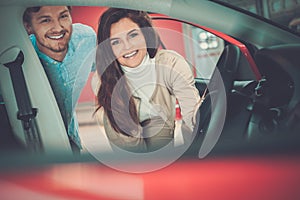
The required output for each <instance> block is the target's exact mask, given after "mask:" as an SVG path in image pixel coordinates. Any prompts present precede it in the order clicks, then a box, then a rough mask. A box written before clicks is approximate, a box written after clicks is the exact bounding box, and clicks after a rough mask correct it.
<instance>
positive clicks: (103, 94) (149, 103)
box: [96, 8, 200, 152]
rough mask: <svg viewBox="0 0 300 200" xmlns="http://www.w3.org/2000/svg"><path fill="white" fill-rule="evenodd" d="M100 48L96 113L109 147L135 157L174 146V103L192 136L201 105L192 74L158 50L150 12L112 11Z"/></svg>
mask: <svg viewBox="0 0 300 200" xmlns="http://www.w3.org/2000/svg"><path fill="white" fill-rule="evenodd" d="M98 45H99V46H98V49H97V56H96V64H97V72H98V77H99V81H98V82H99V84H98V86H97V88H96V92H97V102H98V107H97V111H96V112H99V113H101V114H100V117H101V121H102V122H103V125H104V128H105V132H106V134H107V137H108V139H109V140H110V142H112V143H113V144H115V145H117V146H119V147H121V148H123V149H126V150H129V151H134V152H149V151H155V150H158V149H160V148H162V147H164V146H165V145H168V144H172V141H173V138H174V128H175V102H176V99H177V100H178V102H179V105H180V108H181V112H182V117H183V126H186V127H188V130H190V133H188V134H191V132H192V131H193V128H194V124H193V120H194V119H193V115H194V113H195V109H196V107H197V104H198V102H199V99H200V97H199V93H198V90H197V89H196V88H195V85H194V77H193V74H192V71H191V69H190V66H189V64H188V63H187V62H186V61H185V59H184V58H183V57H182V56H180V55H179V54H178V53H176V52H174V51H170V50H162V49H161V50H159V37H158V34H157V32H156V31H155V29H154V28H153V27H152V22H151V19H150V17H149V16H148V14H147V13H146V12H143V11H136V10H129V9H118V8H109V9H108V10H107V11H105V12H104V14H103V15H102V16H101V17H100V23H99V27H98Z"/></svg>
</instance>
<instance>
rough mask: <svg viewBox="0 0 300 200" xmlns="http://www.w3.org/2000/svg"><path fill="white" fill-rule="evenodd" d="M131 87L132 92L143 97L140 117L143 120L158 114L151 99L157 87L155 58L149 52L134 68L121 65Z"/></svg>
mask: <svg viewBox="0 0 300 200" xmlns="http://www.w3.org/2000/svg"><path fill="white" fill-rule="evenodd" d="M121 68H122V70H123V71H124V74H125V76H126V78H127V80H128V82H129V86H130V87H131V90H132V94H133V95H134V96H135V97H138V98H140V99H141V104H140V108H139V111H140V112H139V119H140V121H143V120H145V119H149V118H151V117H152V116H157V113H156V111H155V110H154V108H153V106H152V105H151V104H150V103H149V100H150V98H151V96H152V94H153V92H154V89H155V87H156V71H155V58H152V59H151V58H150V57H149V55H148V54H147V55H146V56H145V58H144V59H143V61H142V63H141V64H140V65H139V66H137V67H134V68H131V67H126V66H121Z"/></svg>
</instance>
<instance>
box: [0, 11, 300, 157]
mask: <svg viewBox="0 0 300 200" xmlns="http://www.w3.org/2000/svg"><path fill="white" fill-rule="evenodd" d="M23 10H24V8H23V7H21V8H20V9H19V10H16V9H12V10H10V9H7V10H5V12H6V14H7V12H12V13H14V12H19V13H22V11H23ZM223 12H224V11H223ZM225 13H227V12H225ZM170 14H171V15H172V14H173V15H174V16H175V17H176V16H178V15H176V14H174V13H172V12H170ZM219 14H220V15H221V14H222V12H221V11H220V13H219ZM7 15H8V16H9V14H7ZM11 16H12V17H14V18H16V19H15V20H14V21H15V23H14V24H11V25H10V26H9V27H8V28H7V31H6V32H5V34H11V32H15V33H16V34H17V35H18V36H14V35H12V36H11V37H14V38H15V41H14V43H13V44H12V43H10V42H9V41H7V42H4V43H3V44H2V46H1V49H0V50H1V52H0V63H1V67H0V72H1V73H0V77H1V79H0V80H1V81H0V92H1V96H0V97H1V99H0V100H1V104H0V111H1V113H0V116H1V121H0V123H1V126H0V130H1V131H0V132H1V135H0V137H1V139H0V141H1V145H0V148H1V149H3V150H21V151H23V150H24V149H28V147H29V149H30V151H36V152H40V151H42V152H43V151H44V152H47V153H57V152H69V153H70V145H69V142H68V138H67V137H66V133H65V129H64V126H63V123H62V119H61V116H60V113H59V110H58V107H57V105H56V102H55V98H54V96H53V93H52V90H51V88H50V86H49V83H48V80H47V78H46V75H45V73H44V71H43V68H42V66H41V63H40V61H39V59H38V57H37V55H36V54H35V52H34V49H33V48H32V46H31V44H30V41H29V40H28V38H27V33H26V32H25V30H24V28H23V26H22V22H21V20H20V19H17V17H16V16H18V15H13V14H12V15H11ZM241 17H242V18H245V20H246V21H251V20H253V21H252V22H255V21H256V19H252V18H246V17H245V16H244V15H241ZM170 18H172V17H170ZM186 18H187V19H188V15H187V17H186ZM172 20H174V19H172ZM175 21H176V20H175ZM180 22H181V23H183V22H184V21H180ZM200 22H201V20H200ZM206 23H208V22H204V23H203V25H207V24H206ZM238 24H240V23H238ZM1 25H2V24H1ZM213 26H214V25H212V27H213ZM249 28H250V27H249ZM10 29H12V30H14V31H10ZM246 29H247V28H246ZM266 29H267V30H268V29H271V27H268V26H267V28H266ZM252 31H253V30H252ZM17 32H18V33H17ZM226 32H229V30H227V28H224V33H226ZM283 32H284V31H279V32H278V33H279V34H278V35H274V36H272V37H273V39H274V44H271V45H268V44H269V43H270V40H266V41H265V42H262V43H261V45H263V44H264V45H265V46H266V47H261V46H258V45H256V44H255V43H251V41H253V40H255V39H256V38H255V37H257V36H253V38H249V37H251V34H249V35H250V36H247V37H245V38H244V40H239V39H236V36H238V35H239V34H238V33H237V30H235V28H233V29H232V30H230V34H229V35H232V36H229V35H227V36H226V37H225V38H222V39H223V40H224V48H223V50H222V52H221V54H220V56H219V58H218V60H217V62H216V66H215V68H214V70H213V73H212V76H211V77H210V78H209V80H207V79H205V78H204V79H203V78H199V77H195V82H196V87H197V88H198V90H199V93H200V94H204V93H205V91H206V90H207V91H208V93H207V95H206V98H205V99H204V102H203V104H202V106H201V107H200V109H199V111H198V112H199V115H198V124H197V126H198V128H197V130H196V133H195V134H196V139H195V140H194V142H193V144H192V145H191V148H190V151H189V152H188V153H191V152H192V151H193V152H195V149H199V147H201V146H202V147H203V148H206V147H205V144H206V140H208V139H209V137H210V136H212V135H214V133H215V132H220V133H218V134H217V135H215V137H216V138H217V140H216V141H215V143H217V142H218V143H221V144H223V145H224V144H225V146H226V148H227V147H228V145H227V144H230V145H231V144H232V142H234V143H238V142H240V141H246V142H249V141H250V142H251V141H255V142H257V141H260V140H261V138H264V141H265V139H266V138H268V139H270V143H271V142H272V141H273V139H274V138H275V139H276V138H277V139H278V140H280V141H282V139H283V140H285V139H286V140H288V141H295V140H294V137H299V136H298V135H297V131H298V130H299V128H300V127H299V120H300V114H299V109H300V90H299V87H300V79H299V77H300V66H299V63H300V58H299V55H298V53H299V52H300V45H298V44H294V41H296V40H298V41H299V38H298V36H292V37H290V39H287V40H288V41H289V43H290V44H284V45H281V44H277V43H281V39H280V37H281V36H282V35H281V34H283ZM20 33H21V34H20ZM213 33H215V32H213ZM3 34H4V33H3ZM241 34H242V33H241ZM264 34H265V33H263V34H262V35H261V36H262V38H264V37H266V35H264ZM289 34H291V33H289ZM257 35H259V34H257ZM6 36H7V35H6ZM20 36H21V37H20ZM228 37H229V38H231V39H228ZM246 40H247V41H246ZM232 41H238V43H236V42H232ZM162 43H164V41H163V39H162ZM240 43H241V44H243V48H244V49H246V50H247V51H242V50H243V48H241V46H239V44H240ZM16 44H18V45H16ZM163 46H165V48H167V49H168V45H167V44H165V43H164V45H163ZM20 55H22V56H23V58H21V60H22V59H23V60H22V61H20V58H19V56H20ZM249 57H250V58H251V59H253V61H254V62H255V67H257V68H256V69H255V70H257V71H253V65H252V63H249ZM15 61H16V62H19V63H18V67H14V66H11V64H13V65H14V64H15V63H16V62H15ZM13 68H18V70H12V69H13ZM22 69H23V70H22ZM257 72H259V76H260V77H259V78H258V76H257ZM220 78H221V80H222V82H220ZM18 85H21V86H23V87H22V88H19V89H18ZM37 86H38V89H37ZM43 109H47V112H42V111H41V110H43ZM40 111H41V112H40ZM224 113H226V114H225V115H224ZM28 123H29V124H30V125H29V126H28ZM219 129H220V130H219ZM41 133H42V134H41ZM219 137H220V138H219ZM290 137H292V139H291V138H290ZM57 138H60V139H59V140H57ZM28 141H29V143H28ZM291 144H292V143H290V142H288V143H285V145H291ZM53 147H55V148H53ZM202 147H201V148H202ZM239 147H240V146H239ZM207 148H209V147H207ZM207 151H208V150H207ZM196 152H197V151H196Z"/></svg>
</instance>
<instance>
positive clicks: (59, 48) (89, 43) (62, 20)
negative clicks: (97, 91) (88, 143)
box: [23, 6, 96, 152]
mask: <svg viewBox="0 0 300 200" xmlns="http://www.w3.org/2000/svg"><path fill="white" fill-rule="evenodd" d="M23 22H24V26H25V28H26V31H27V33H28V34H29V38H30V40H31V42H32V44H33V47H34V48H35V50H36V52H37V55H38V56H39V58H40V60H41V62H42V64H43V67H44V69H45V72H46V74H47V77H48V79H49V82H50V84H51V87H52V89H53V92H54V95H55V98H56V101H57V103H58V106H59V109H60V112H61V115H62V118H63V121H64V124H65V127H66V130H67V133H68V136H69V139H70V143H71V147H72V149H73V151H75V152H78V151H79V150H80V149H81V148H82V145H81V142H80V138H79V133H78V122H77V120H76V113H75V106H76V103H77V101H78V98H79V95H80V93H81V90H82V89H83V87H84V85H85V83H86V81H87V78H88V73H89V72H90V71H91V70H92V65H93V61H92V60H91V61H87V57H88V56H89V55H90V53H91V52H92V51H93V50H94V48H95V46H96V34H95V31H94V30H93V29H92V28H91V27H89V26H87V25H83V24H79V23H76V24H72V17H71V7H69V6H42V7H30V8H27V9H26V10H25V12H24V15H23ZM41 112H42V111H41Z"/></svg>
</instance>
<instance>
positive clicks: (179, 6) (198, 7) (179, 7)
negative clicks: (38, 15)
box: [0, 0, 300, 47]
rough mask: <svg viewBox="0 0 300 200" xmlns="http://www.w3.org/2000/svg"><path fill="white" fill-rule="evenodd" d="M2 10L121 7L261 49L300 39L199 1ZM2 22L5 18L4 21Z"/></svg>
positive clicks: (18, 1)
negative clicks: (165, 17) (186, 23)
mask: <svg viewBox="0 0 300 200" xmlns="http://www.w3.org/2000/svg"><path fill="white" fill-rule="evenodd" d="M0 5H1V7H3V6H21V7H23V8H25V7H28V6H42V5H70V6H107V7H121V8H131V9H138V10H145V11H149V12H156V13H161V14H165V15H168V16H170V17H174V18H179V19H182V20H186V21H189V22H192V23H197V24H201V25H202V26H205V27H208V28H211V29H214V30H218V31H220V32H223V33H225V34H228V35H231V36H232V37H235V38H240V39H242V40H243V41H247V42H250V43H254V44H255V45H257V46H258V47H267V46H274V45H280V44H293V43H299V42H300V37H299V36H298V35H296V34H294V33H292V32H289V31H288V30H287V29H283V28H282V27H278V26H275V25H274V24H270V23H269V22H267V21H266V20H261V18H256V17H254V16H253V14H252V15H251V14H250V15H248V14H249V13H248V14H245V13H242V12H241V10H240V9H232V8H229V7H226V6H224V5H221V4H218V3H217V1H199V0H186V1H183V0H164V1H161V0H151V1H149V0H139V1H123V0H110V1H107V0H86V1H81V0H72V1H69V0H52V1H51V2H49V1H38V0H28V1H23V0H15V1H4V2H3V1H1V2H0ZM1 19H3V18H1Z"/></svg>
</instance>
